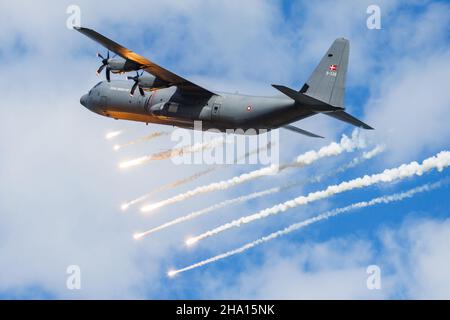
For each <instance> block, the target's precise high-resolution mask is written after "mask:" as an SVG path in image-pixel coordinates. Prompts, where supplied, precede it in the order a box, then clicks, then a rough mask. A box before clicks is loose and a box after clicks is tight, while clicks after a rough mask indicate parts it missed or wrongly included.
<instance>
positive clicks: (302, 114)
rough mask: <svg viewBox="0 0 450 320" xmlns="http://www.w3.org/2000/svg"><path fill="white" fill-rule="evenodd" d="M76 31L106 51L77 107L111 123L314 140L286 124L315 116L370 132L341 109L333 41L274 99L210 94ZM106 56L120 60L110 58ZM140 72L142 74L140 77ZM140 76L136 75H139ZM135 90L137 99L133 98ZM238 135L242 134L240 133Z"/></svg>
mask: <svg viewBox="0 0 450 320" xmlns="http://www.w3.org/2000/svg"><path fill="white" fill-rule="evenodd" d="M75 29H76V30H77V31H79V32H81V33H82V34H84V35H86V36H87V37H89V38H91V39H92V40H94V41H96V42H98V43H99V44H101V45H103V46H104V47H106V49H108V54H107V56H106V58H105V57H103V56H102V55H100V54H98V56H99V57H100V58H101V59H102V65H101V66H100V68H99V69H98V71H97V72H98V73H100V72H101V71H102V70H103V69H104V68H106V79H107V81H103V82H100V83H98V84H97V85H95V86H94V87H93V88H92V89H91V90H90V91H89V93H88V94H85V95H84V96H82V97H81V100H80V103H81V104H82V105H83V106H85V107H86V108H88V109H89V110H91V111H93V112H95V113H98V114H100V115H103V116H106V117H111V118H114V119H125V120H133V121H140V122H144V123H147V124H148V123H157V124H165V125H172V126H177V127H182V128H189V129H193V128H194V122H195V121H202V130H208V129H212V128H214V129H217V130H220V131H226V130H230V129H235V130H237V129H242V130H244V131H245V130H248V129H255V130H257V132H256V133H258V131H259V130H261V129H266V130H271V129H276V128H280V127H282V128H286V129H288V130H291V131H294V132H297V133H301V134H304V135H306V136H310V137H318V138H322V137H321V136H319V135H316V134H314V133H311V132H308V131H306V130H302V129H300V128H297V127H295V126H293V125H291V123H293V122H295V121H298V120H301V119H305V118H307V117H310V116H313V115H315V114H318V113H323V114H326V115H328V116H330V117H333V118H336V119H339V120H341V121H345V122H347V123H350V124H352V125H354V126H357V127H361V128H364V129H373V128H371V127H370V126H368V125H367V124H365V123H363V122H361V121H360V120H358V119H356V118H354V117H353V116H351V115H349V114H348V113H346V112H345V111H344V110H345V108H344V93H345V78H346V73H347V66H348V57H349V50H350V48H349V41H348V40H346V39H344V38H339V39H336V40H335V41H334V42H333V44H332V45H331V47H330V49H329V50H328V51H327V52H326V54H325V56H324V57H323V58H322V60H321V61H320V63H319V65H318V66H317V68H316V69H315V70H314V72H313V73H312V75H311V76H310V78H309V79H308V81H307V82H306V83H305V84H304V85H303V87H302V88H301V90H299V91H297V90H294V89H290V88H288V87H285V86H282V85H272V86H273V87H274V88H275V89H277V90H279V91H280V92H282V93H283V95H280V96H274V97H257V96H248V95H241V94H230V93H222V92H213V91H211V90H208V89H206V88H203V87H201V86H199V85H197V84H195V83H193V82H191V81H189V80H186V79H185V78H183V77H181V76H179V75H176V74H175V73H173V72H170V71H169V70H167V69H164V68H163V67H160V66H159V65H157V64H155V63H154V62H152V61H150V60H148V59H146V58H144V57H142V56H140V55H139V54H137V53H135V52H133V51H131V50H129V49H127V48H125V47H123V46H121V45H119V44H118V43H116V42H114V41H112V40H110V39H108V38H106V37H105V36H103V35H101V34H99V33H98V32H96V31H94V30H92V29H88V28H83V27H76V28H75ZM109 51H112V52H114V53H115V54H116V55H118V56H120V57H121V58H115V57H113V58H110V56H109ZM143 71H145V72H147V73H148V74H146V75H144V74H143ZM111 72H112V73H124V72H136V76H133V77H128V80H131V81H127V80H111V79H110V73H111ZM139 72H140V73H139ZM136 89H138V91H139V94H137V95H135V94H134V93H135V91H136ZM241 132H242V131H241Z"/></svg>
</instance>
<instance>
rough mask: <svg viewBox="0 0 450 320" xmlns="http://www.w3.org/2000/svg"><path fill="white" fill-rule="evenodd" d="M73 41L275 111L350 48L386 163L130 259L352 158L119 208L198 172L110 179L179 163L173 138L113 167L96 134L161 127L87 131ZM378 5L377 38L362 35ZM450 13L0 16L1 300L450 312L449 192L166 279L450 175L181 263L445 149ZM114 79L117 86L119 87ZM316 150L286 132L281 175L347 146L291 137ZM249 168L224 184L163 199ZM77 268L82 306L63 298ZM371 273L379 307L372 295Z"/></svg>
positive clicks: (229, 5) (192, 5)
mask: <svg viewBox="0 0 450 320" xmlns="http://www.w3.org/2000/svg"><path fill="white" fill-rule="evenodd" d="M71 4H75V5H78V6H79V7H80V8H81V14H82V16H81V21H82V25H85V26H89V27H92V28H95V29H97V30H98V31H99V32H101V33H103V34H105V35H107V36H109V37H111V38H113V39H115V40H117V41H118V42H119V43H121V44H123V45H125V46H127V47H129V48H131V49H133V50H134V51H137V52H139V53H141V54H142V55H144V56H146V57H148V58H150V59H152V60H154V61H155V62H157V63H159V64H161V65H163V66H165V67H166V68H168V69H170V70H173V71H174V72H176V73H179V74H181V75H183V76H185V77H187V78H189V79H192V80H194V81H196V82H198V83H199V84H201V85H203V86H205V87H207V88H210V89H212V90H220V91H230V92H235V91H239V92H242V93H251V94H264V95H276V94H278V93H277V92H276V91H275V90H274V89H272V88H271V87H270V84H272V83H279V84H284V85H287V86H290V87H293V88H300V87H301V86H302V85H303V83H304V81H305V80H306V79H307V77H308V76H309V74H310V73H311V72H312V70H313V68H314V67H315V66H316V64H317V63H318V61H319V60H320V58H321V57H322V55H323V53H324V52H325V51H326V50H327V49H328V47H329V45H330V44H331V42H332V41H333V40H334V39H335V38H337V37H341V36H345V37H347V38H348V39H350V41H351V56H350V68H349V74H348V80H347V85H348V88H347V92H346V105H347V108H348V110H349V112H351V113H352V114H354V115H355V116H358V117H360V118H362V119H364V120H365V121H366V122H367V123H369V124H370V125H373V126H374V127H375V128H376V129H377V130H376V131H374V132H370V133H368V134H367V138H368V139H369V140H371V141H374V142H375V143H384V144H386V146H387V151H386V152H385V153H384V154H383V155H381V156H379V157H377V158H376V159H373V160H372V161H370V162H369V163H366V164H364V165H363V166H360V167H357V168H354V169H352V170H350V171H348V172H345V173H344V174H340V175H339V176H336V177H332V178H329V179H327V180H325V181H323V182H321V183H319V184H315V185H305V186H302V187H298V188H295V189H291V190H289V191H286V192H283V193H280V194H277V195H274V196H270V197H266V198H262V199H259V200H255V201H252V202H248V203H245V204H243V205H240V206H233V207H228V208H226V209H223V210H221V211H218V212H216V213H214V214H211V215H210V216H209V217H204V218H201V219H197V220H194V221H192V222H189V223H186V224H182V225H179V226H177V227H174V228H172V229H170V230H166V231H164V232H161V233H160V234H155V235H153V236H151V237H149V238H147V239H144V240H143V241H139V242H136V241H134V240H133V239H132V237H131V235H132V234H133V232H134V231H136V230H145V229H147V228H149V227H152V226H156V225H158V224H159V223H162V222H165V221H167V220H168V219H171V218H174V217H177V216H180V215H182V214H185V213H188V212H190V211H192V210H197V209H201V208H203V207H206V206H208V205H210V204H213V203H217V202H219V201H222V200H225V199H229V198H232V197H235V196H238V195H243V194H247V193H250V192H252V191H257V190H262V189H265V188H268V187H271V186H278V185H281V184H284V183H285V182H286V180H298V181H301V179H307V178H308V177H310V176H313V175H314V174H316V173H321V172H324V171H325V172H326V171H329V170H333V169H334V168H337V167H338V166H339V165H340V164H343V163H346V161H348V160H350V159H351V158H352V157H354V156H355V155H356V154H349V155H343V156H339V157H336V158H331V159H325V160H321V161H320V162H318V163H317V164H315V165H313V166H311V167H307V168H305V169H300V170H291V171H289V172H287V173H285V174H281V175H280V176H277V177H276V178H273V177H270V178H262V179H260V180H256V181H254V182H252V183H248V184H244V185H241V186H239V187H236V188H233V189H229V190H227V191H226V192H216V193H213V194H209V195H205V196H201V197H198V198H196V199H195V200H191V201H186V202H182V203H179V204H176V205H172V206H169V207H167V208H164V209H162V210H160V211H158V212H155V213H154V214H152V215H151V216H147V217H142V216H141V215H139V213H138V211H137V210H136V208H134V209H131V210H129V211H127V212H126V213H123V212H121V211H120V210H119V206H120V204H121V203H122V202H123V201H125V200H129V199H132V198H134V197H137V196H139V195H142V194H143V193H146V192H148V191H150V190H152V189H154V188H156V187H158V186H160V185H162V184H165V183H168V182H172V181H175V180H176V179H177V178H179V177H185V176H189V175H190V174H192V173H195V172H198V171H199V170H201V169H203V167H202V166H194V165H193V166H186V165H184V166H175V165H173V164H172V163H171V162H170V161H164V162H154V163H151V164H148V165H145V166H142V167H139V168H133V169H132V170H127V171H120V170H119V169H118V168H117V163H118V162H119V161H122V160H124V159H130V158H133V157H136V156H141V155H145V154H150V153H153V152H157V151H161V150H164V149H166V148H168V147H171V146H173V145H174V142H172V141H170V138H169V137H163V138H161V139H158V140H155V141H153V142H151V143H150V142H149V143H145V144H140V145H136V146H133V147H129V148H127V149H124V150H122V151H120V152H114V151H112V145H113V143H111V142H110V141H106V140H105V139H104V135H105V133H106V132H108V131H111V130H118V129H120V130H124V134H123V135H122V136H120V137H118V138H117V140H115V141H114V143H116V142H126V141H129V140H131V139H133V138H135V137H139V136H142V135H145V134H148V133H149V132H153V131H158V130H167V131H169V132H170V131H171V128H169V127H160V126H152V125H151V126H149V127H146V126H145V125H143V124H139V123H127V122H124V121H120V122H118V121H114V120H111V119H107V118H103V117H100V116H97V115H95V114H93V113H91V112H89V111H88V110H86V109H85V108H83V107H82V106H81V105H80V104H79V98H80V96H81V95H82V94H84V93H86V92H87V91H88V90H89V89H90V88H91V87H92V86H93V85H95V84H96V83H97V82H98V81H99V79H98V77H97V76H96V75H95V70H96V68H98V65H99V59H97V58H96V57H95V53H96V52H97V51H100V52H104V50H103V49H102V48H100V47H99V46H98V45H97V44H95V43H93V42H92V41H91V40H89V39H87V38H85V37H83V36H82V35H80V34H78V33H76V32H75V31H72V30H68V29H67V28H66V19H67V17H68V15H67V14H66V9H67V7H68V6H69V5H71ZM370 4H377V5H379V6H380V8H381V13H382V29H381V30H369V29H367V27H366V19H367V17H368V15H367V14H366V9H367V6H368V5H370ZM449 17H450V6H449V5H448V4H447V3H446V2H445V1H408V2H406V1H376V3H374V2H373V1H356V0H355V1H350V0H349V1H321V2H320V3H317V2H315V3H314V2H303V1H259V0H258V1H257V0H255V1H252V0H246V1H164V2H159V1H137V0H131V1H128V2H127V4H126V5H124V3H123V2H119V1H114V2H113V1H103V2H102V1H100V2H96V3H95V4H94V3H92V2H90V1H46V2H41V3H39V4H38V3H36V2H33V1H20V2H15V3H14V4H6V3H1V4H0V20H1V21H4V23H3V26H2V28H1V29H0V66H1V70H2V71H1V72H2V75H3V76H2V77H0V87H1V88H2V89H1V93H2V101H1V109H0V110H1V111H2V116H1V117H0V137H1V138H0V141H1V143H0V152H1V157H0V177H1V180H0V298H69V299H77V298H149V299H166V298H200V299H202V298H209V299H212V298H219V299H222V298H223V299H232V298H264V299H265V298H275V299H276V298H375V299H379V298H380V299H392V298H417V299H420V298H450V275H449V274H448V270H449V268H450V253H449V251H448V247H449V246H450V219H449V211H448V206H449V200H448V188H445V187H444V188H441V189H439V190H435V191H433V192H431V193H426V194H421V195H418V196H416V197H414V198H413V199H410V200H406V201H404V202H401V203H396V204H390V205H386V206H384V205H383V206H378V207H373V208H368V209H364V210H361V211H358V212H355V213H352V214H349V215H345V216H341V217H337V218H334V219H331V220H328V221H325V222H321V223H318V224H315V225H313V226H311V227H308V228H306V229H303V230H301V231H299V232H295V233H293V234H291V235H289V236H286V237H283V238H280V239H278V240H276V241H273V242H271V243H268V244H265V245H263V246H260V247H258V248H255V249H253V250H251V251H248V252H247V253H245V254H243V255H239V256H235V257H232V258H229V259H227V260H223V261H221V262H218V263H216V264H211V265H208V266H206V267H203V268H199V269H196V270H193V271H190V272H186V273H183V274H180V275H179V276H177V277H175V278H173V279H168V278H167V277H166V272H167V270H169V269H170V268H179V267H184V266H186V265H189V264H191V263H195V262H197V261H199V260H203V259H205V258H208V257H210V256H212V255H216V254H218V253H221V252H224V251H227V250H229V249H233V248H235V247H238V246H240V245H242V244H244V243H246V242H248V241H252V240H254V239H255V238H257V237H260V236H262V235H265V234H268V233H270V232H273V231H276V230H278V229H280V228H283V227H285V226H287V225H289V224H291V223H293V222H297V221H300V220H302V219H304V218H305V217H307V216H309V215H313V214H317V213H320V212H322V211H324V210H326V209H329V208H335V207H339V206H345V205H347V204H350V203H353V202H355V201H361V200H369V199H371V198H373V197H375V196H379V195H383V194H390V193H394V192H398V191H402V190H406V189H409V188H412V187H414V186H417V185H420V184H424V183H428V182H434V181H437V180H439V179H441V178H443V177H445V176H446V175H448V173H446V172H445V171H444V172H443V173H441V174H439V173H435V172H433V173H430V174H427V175H425V176H423V177H415V178H412V179H407V180H405V181H402V182H401V183H396V184H391V185H381V186H377V187H371V188H367V189H363V190H357V191H352V192H349V193H346V194H343V195H339V196H336V197H333V198H330V199H329V200H327V201H321V202H317V203H314V204H312V205H309V206H307V207H300V208H298V209H292V210H290V211H288V212H286V213H285V214H283V215H280V216H277V217H272V218H269V219H264V220H261V221H259V222H257V223H254V224H250V225H247V226H245V227H242V228H237V229H236V230H231V231H229V232H227V233H224V234H221V235H220V236H218V237H215V238H211V239H208V240H207V241H205V242H204V243H201V244H199V246H196V247H194V248H189V249H187V248H186V247H185V246H184V244H183V241H184V240H185V239H186V237H187V236H189V235H195V234H198V233H201V232H203V231H205V230H207V229H210V228H212V227H215V226H217V225H219V224H222V223H224V222H227V221H229V220H231V219H232V218H236V217H240V216H242V215H247V214H250V213H253V212H255V211H257V210H260V209H263V208H266V207H269V206H271V205H273V204H276V203H279V202H283V201H285V200H288V199H291V198H294V197H296V196H298V195H301V194H305V193H307V192H309V191H314V190H321V189H323V188H324V187H326V186H327V185H329V184H332V183H336V182H340V181H344V180H348V179H351V178H355V177H359V176H361V175H364V174H372V173H377V172H379V171H382V170H383V169H384V168H389V167H395V166H398V165H399V164H401V163H407V162H410V161H413V160H419V161H421V160H422V159H424V158H427V157H429V156H432V155H434V154H435V153H437V152H439V151H441V150H446V149H448V148H449V147H450V146H449V143H448V141H449V138H450V126H448V122H449V120H450V91H449V90H448V76H449V75H450V65H449V63H448V62H449V61H450V37H449V36H450V33H449V30H450V28H449V27H450V25H449V21H450V19H449ZM115 78H123V76H115ZM299 125H300V126H301V127H302V128H304V129H306V130H311V131H312V132H315V133H318V134H321V135H325V136H326V137H327V139H325V140H324V141H318V140H315V139H308V138H306V137H303V136H299V135H297V134H294V133H291V132H285V131H281V132H280V136H281V140H280V151H281V158H282V160H285V161H288V160H291V159H292V158H293V157H295V156H296V155H299V154H301V153H303V152H305V151H308V150H310V149H318V148H320V147H321V146H323V145H326V144H329V143H330V142H331V141H334V140H338V139H339V138H340V136H341V135H342V134H343V133H345V134H351V132H352V130H353V128H351V127H350V126H348V125H346V124H343V123H340V122H338V121H336V120H334V119H330V118H327V117H325V116H320V115H319V116H316V117H313V118H311V119H307V120H305V121H302V122H301V124H299ZM256 168H258V166H235V167H228V168H224V169H222V170H218V171H215V172H214V173H212V174H210V175H207V176H204V177H202V178H201V179H199V180H198V181H197V182H195V183H193V184H190V185H184V186H182V187H180V188H177V189H176V190H171V191H168V192H165V193H163V194H159V195H157V196H155V198H154V200H155V201H156V200H161V199H165V198H167V197H168V196H171V195H174V194H177V193H178V192H181V191H186V190H189V189H191V188H193V187H195V186H197V185H201V184H205V183H209V182H213V181H219V180H222V179H226V178H230V177H232V176H234V175H236V174H238V173H242V172H246V171H249V170H252V169H256ZM73 264H75V265H79V266H80V267H81V271H82V289H81V290H78V291H70V290H68V289H67V288H66V278H67V274H66V268H67V266H68V265H73ZM373 264H375V265H378V266H380V268H381V271H382V289H381V290H368V289H367V287H366V279H367V276H368V275H367V274H366V268H367V267H368V266H369V265H373Z"/></svg>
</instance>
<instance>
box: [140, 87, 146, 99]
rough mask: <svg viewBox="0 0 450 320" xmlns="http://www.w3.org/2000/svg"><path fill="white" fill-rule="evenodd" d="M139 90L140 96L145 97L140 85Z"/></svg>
mask: <svg viewBox="0 0 450 320" xmlns="http://www.w3.org/2000/svg"><path fill="white" fill-rule="evenodd" d="M139 92H140V93H141V96H143V97H145V92H144V89H142V87H141V86H139Z"/></svg>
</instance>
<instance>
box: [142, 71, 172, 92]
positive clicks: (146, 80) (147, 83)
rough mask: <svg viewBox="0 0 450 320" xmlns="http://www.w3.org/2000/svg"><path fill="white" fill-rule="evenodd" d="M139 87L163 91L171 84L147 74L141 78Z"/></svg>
mask: <svg viewBox="0 0 450 320" xmlns="http://www.w3.org/2000/svg"><path fill="white" fill-rule="evenodd" d="M138 81H139V86H140V87H141V88H145V89H162V88H167V87H169V84H168V83H167V82H165V81H164V80H161V79H159V78H157V77H155V76H152V75H151V74H145V75H142V76H140V77H139V80H138Z"/></svg>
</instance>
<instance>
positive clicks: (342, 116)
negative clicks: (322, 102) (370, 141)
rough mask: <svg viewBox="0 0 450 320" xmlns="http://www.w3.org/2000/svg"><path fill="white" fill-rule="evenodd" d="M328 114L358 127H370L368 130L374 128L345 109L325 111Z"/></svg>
mask: <svg viewBox="0 0 450 320" xmlns="http://www.w3.org/2000/svg"><path fill="white" fill-rule="evenodd" d="M325 114H326V115H327V116H330V117H333V118H335V119H338V120H341V121H344V122H347V123H350V124H352V125H354V126H356V127H360V128H364V129H368V130H374V129H373V128H372V127H371V126H369V125H367V124H365V123H364V122H362V121H361V120H358V119H356V118H355V117H353V116H351V115H349V114H348V113H347V112H344V111H336V112H329V113H325Z"/></svg>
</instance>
